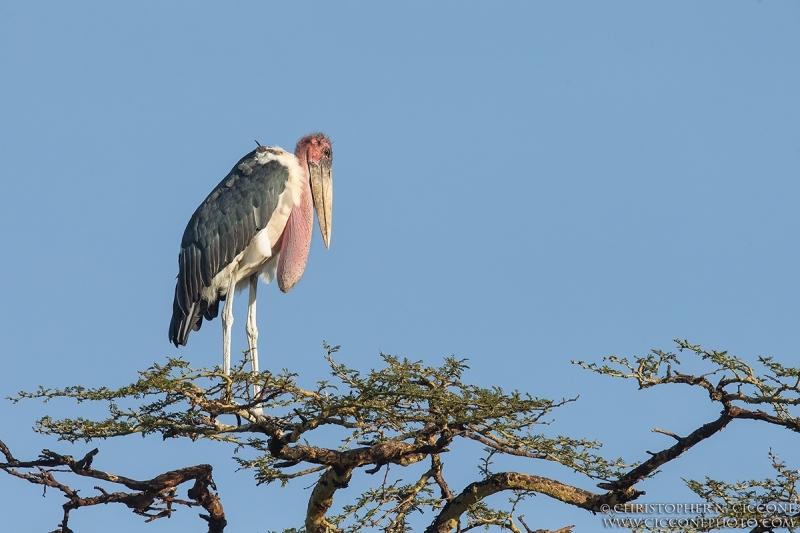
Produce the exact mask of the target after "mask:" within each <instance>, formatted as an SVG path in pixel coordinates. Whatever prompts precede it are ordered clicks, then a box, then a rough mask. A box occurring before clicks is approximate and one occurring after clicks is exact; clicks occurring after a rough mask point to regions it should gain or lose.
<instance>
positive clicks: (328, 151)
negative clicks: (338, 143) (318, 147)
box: [322, 148, 331, 157]
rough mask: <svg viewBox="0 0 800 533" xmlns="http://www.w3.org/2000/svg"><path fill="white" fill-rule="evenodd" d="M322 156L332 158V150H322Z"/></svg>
mask: <svg viewBox="0 0 800 533" xmlns="http://www.w3.org/2000/svg"><path fill="white" fill-rule="evenodd" d="M322 155H324V156H325V157H330V156H331V149H330V148H323V149H322Z"/></svg>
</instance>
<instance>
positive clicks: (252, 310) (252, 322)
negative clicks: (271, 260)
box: [246, 274, 261, 396]
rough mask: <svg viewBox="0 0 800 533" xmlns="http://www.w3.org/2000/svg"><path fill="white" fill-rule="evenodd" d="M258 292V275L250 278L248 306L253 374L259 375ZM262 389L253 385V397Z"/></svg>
mask: <svg viewBox="0 0 800 533" xmlns="http://www.w3.org/2000/svg"><path fill="white" fill-rule="evenodd" d="M257 290H258V274H253V275H252V276H250V301H249V303H248V306H247V328H246V329H247V343H248V344H249V345H250V362H251V364H252V366H253V374H258V347H257V346H256V343H257V342H258V326H256V291H257ZM259 392H261V387H259V386H258V385H253V395H254V396H257V395H258V393H259Z"/></svg>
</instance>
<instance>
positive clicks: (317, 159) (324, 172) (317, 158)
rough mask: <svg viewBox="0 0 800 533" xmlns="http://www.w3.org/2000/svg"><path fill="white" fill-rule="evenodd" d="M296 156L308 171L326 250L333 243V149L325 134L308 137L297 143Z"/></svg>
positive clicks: (314, 134) (313, 134)
mask: <svg viewBox="0 0 800 533" xmlns="http://www.w3.org/2000/svg"><path fill="white" fill-rule="evenodd" d="M294 155H296V156H297V159H298V160H300V165H301V166H302V167H303V168H307V169H308V178H309V180H310V181H311V194H312V196H313V198H314V209H316V211H317V221H318V222H319V230H320V231H321V232H322V240H323V241H325V248H328V247H329V246H330V242H331V215H332V213H333V148H332V147H331V140H330V139H328V136H327V135H325V134H324V133H312V134H311V135H306V136H305V137H303V138H302V139H300V141H298V143H297V147H296V148H295V150H294Z"/></svg>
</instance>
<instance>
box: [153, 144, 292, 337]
mask: <svg viewBox="0 0 800 533" xmlns="http://www.w3.org/2000/svg"><path fill="white" fill-rule="evenodd" d="M264 149H265V148H264V147H259V148H258V149H257V150H264ZM257 150H253V151H252V152H250V153H249V154H247V155H246V156H244V157H243V158H242V159H240V160H239V162H238V163H236V165H234V167H233V168H232V169H231V171H230V172H229V173H228V175H227V176H225V178H224V179H223V180H222V181H221V182H220V183H219V185H217V186H216V187H215V188H214V190H213V191H211V194H209V195H208V197H207V198H206V199H205V200H204V201H203V203H201V204H200V206H199V207H198V208H197V210H196V211H195V212H194V214H193V215H192V218H191V219H190V220H189V224H187V226H186V230H185V231H184V232H183V239H182V240H181V250H180V253H179V254H178V265H179V271H178V281H177V284H176V287H175V301H174V302H173V314H172V321H171V323H170V330H169V336H170V341H172V342H173V343H174V344H175V345H176V346H177V345H179V344H183V345H185V344H186V340H187V338H188V336H189V332H190V331H192V330H197V329H200V324H201V322H202V317H203V316H205V317H206V319H208V320H210V319H211V318H213V317H215V316H216V315H217V312H218V307H219V300H220V299H224V295H216V299H215V300H214V301H212V302H204V301H201V298H200V294H201V291H202V289H203V288H205V287H209V286H211V281H212V279H213V278H214V276H216V275H217V274H218V273H219V272H221V271H222V270H223V269H224V268H225V267H226V266H228V265H229V264H230V263H231V262H232V261H233V259H234V258H235V257H236V256H237V255H238V254H240V253H241V252H242V251H243V250H244V249H245V248H246V247H247V245H248V244H249V243H250V241H251V240H252V239H253V237H254V236H255V234H256V233H258V231H260V230H261V229H262V228H264V227H265V226H266V225H267V222H269V219H270V217H271V216H272V213H273V212H274V211H275V207H276V206H277V205H278V197H279V196H280V194H281V193H282V192H283V191H284V189H285V187H286V182H287V180H288V179H289V169H288V168H286V167H285V166H283V165H282V164H281V163H280V162H279V161H277V160H272V161H268V162H266V163H264V164H261V163H258V161H257V159H256V152H257ZM196 304H199V305H196Z"/></svg>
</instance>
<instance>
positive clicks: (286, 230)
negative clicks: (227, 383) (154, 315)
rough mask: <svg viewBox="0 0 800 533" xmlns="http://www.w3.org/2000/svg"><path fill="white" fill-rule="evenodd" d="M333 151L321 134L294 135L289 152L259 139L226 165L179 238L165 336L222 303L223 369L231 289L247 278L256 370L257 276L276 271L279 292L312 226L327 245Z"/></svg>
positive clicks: (177, 336) (295, 276)
mask: <svg viewBox="0 0 800 533" xmlns="http://www.w3.org/2000/svg"><path fill="white" fill-rule="evenodd" d="M332 164H333V151H332V149H331V142H330V139H328V137H327V136H326V135H324V134H322V133H313V134H311V135H308V136H306V137H303V138H302V139H300V141H299V142H298V143H297V147H296V148H295V152H294V155H292V154H290V153H289V152H286V151H285V150H283V149H282V148H278V147H277V146H273V147H268V146H261V145H259V146H258V148H256V149H255V150H253V151H252V152H250V153H249V154H247V155H246V156H244V157H243V158H242V159H240V160H239V162H238V163H236V165H235V166H234V167H233V168H232V169H231V171H230V172H229V173H228V175H227V176H225V179H223V180H222V181H221V182H220V184H219V185H217V186H216V188H214V190H213V191H211V194H209V195H208V198H206V199H205V200H204V201H203V203H202V204H200V207H198V208H197V210H196V211H195V212H194V214H193V215H192V218H191V219H190V220H189V224H188V225H187V226H186V231H184V232H183V239H182V240H181V251H180V254H179V255H178V265H179V270H178V282H177V284H176V286H175V301H174V302H173V304H172V320H171V321H170V324H169V340H170V341H171V342H172V343H173V344H175V346H176V347H177V346H179V345H183V346H185V345H186V341H187V340H188V338H189V333H190V332H191V331H192V330H195V331H197V330H199V329H200V325H201V324H202V322H203V319H204V318H205V319H206V320H211V319H213V318H214V317H216V316H217V314H218V313H219V303H220V302H221V301H223V300H224V301H225V308H224V309H223V311H222V367H223V371H224V372H225V374H229V373H230V355H231V326H232V325H233V295H234V292H236V291H237V290H241V289H243V288H244V286H245V285H247V284H248V283H249V285H250V303H249V307H248V314H247V327H246V330H247V341H248V344H249V346H250V356H251V361H252V365H253V372H258V352H257V348H256V341H257V339H258V329H257V328H256V289H257V287H258V276H259V275H261V276H262V277H263V278H264V281H265V282H267V283H269V282H270V281H271V280H272V279H274V278H277V280H278V287H280V289H281V291H283V292H287V291H288V290H289V289H291V288H292V287H294V285H295V284H296V283H297V282H298V280H299V279H300V277H301V276H302V275H303V270H304V269H305V266H306V260H307V259H308V251H309V248H310V246H311V233H312V229H313V226H314V215H313V213H312V203H313V206H314V208H316V211H317V220H318V221H319V229H320V231H321V232H322V238H323V240H324V241H325V247H326V248H328V246H329V245H330V238H331V212H332V201H333V174H332Z"/></svg>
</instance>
